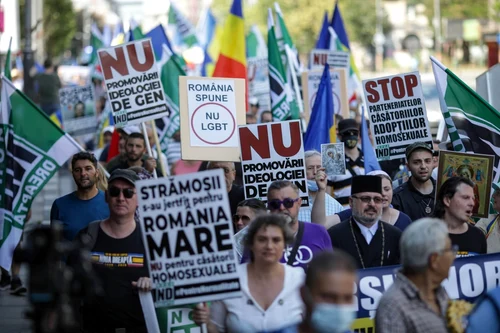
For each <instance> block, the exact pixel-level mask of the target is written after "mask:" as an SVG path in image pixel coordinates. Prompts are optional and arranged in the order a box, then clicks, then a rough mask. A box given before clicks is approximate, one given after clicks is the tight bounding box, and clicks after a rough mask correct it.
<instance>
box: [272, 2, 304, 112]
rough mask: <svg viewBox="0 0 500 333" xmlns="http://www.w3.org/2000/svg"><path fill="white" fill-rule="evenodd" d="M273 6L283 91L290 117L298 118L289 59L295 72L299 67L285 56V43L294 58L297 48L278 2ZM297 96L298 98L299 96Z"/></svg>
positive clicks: (289, 57)
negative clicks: (282, 73)
mask: <svg viewBox="0 0 500 333" xmlns="http://www.w3.org/2000/svg"><path fill="white" fill-rule="evenodd" d="M274 8H275V10H276V17H277V24H276V39H277V43H278V47H279V50H280V53H281V61H282V62H283V68H284V70H285V74H286V85H285V91H286V96H287V101H288V105H289V106H290V116H291V118H292V119H299V118H300V109H299V103H301V101H299V100H297V96H296V94H295V90H294V89H293V81H292V79H293V78H292V71H291V70H290V67H289V66H290V64H289V60H291V61H292V63H291V65H292V66H295V72H297V71H298V69H299V68H298V62H297V61H294V59H291V58H292V57H291V56H292V55H288V56H287V53H286V50H285V45H288V47H289V48H290V50H291V51H292V53H293V57H294V58H295V59H297V48H296V47H295V45H294V44H293V41H292V37H291V36H290V33H289V32H288V28H287V27H286V24H285V19H284V18H283V13H282V12H281V8H280V6H279V4H278V3H276V2H275V3H274ZM298 98H300V96H299V97H298Z"/></svg>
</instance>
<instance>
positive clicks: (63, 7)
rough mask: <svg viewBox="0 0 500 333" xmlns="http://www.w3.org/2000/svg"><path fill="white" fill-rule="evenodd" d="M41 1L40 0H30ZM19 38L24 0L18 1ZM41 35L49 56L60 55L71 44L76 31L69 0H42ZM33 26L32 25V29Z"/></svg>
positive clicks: (73, 14) (22, 22)
mask: <svg viewBox="0 0 500 333" xmlns="http://www.w3.org/2000/svg"><path fill="white" fill-rule="evenodd" d="M32 1H41V0H32ZM19 6H20V15H21V17H20V23H21V38H22V39H23V40H24V38H25V31H24V24H25V13H26V12H25V11H26V3H25V0H20V1H19ZM41 24H43V37H44V42H45V52H46V53H47V56H48V57H50V58H54V57H57V56H59V55H61V54H62V53H63V52H64V51H65V50H67V49H69V47H70V46H71V39H72V38H73V36H74V35H75V33H76V13H75V11H74V10H73V3H72V1H71V0H43V21H42V22H41ZM34 28H35V27H32V29H34Z"/></svg>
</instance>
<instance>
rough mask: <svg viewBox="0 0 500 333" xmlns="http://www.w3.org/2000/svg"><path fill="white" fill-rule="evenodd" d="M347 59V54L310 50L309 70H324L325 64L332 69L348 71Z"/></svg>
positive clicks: (348, 63)
mask: <svg viewBox="0 0 500 333" xmlns="http://www.w3.org/2000/svg"><path fill="white" fill-rule="evenodd" d="M349 57H350V53H349V52H344V51H331V50H319V49H313V50H311V54H310V59H309V64H310V65H311V69H324V68H325V64H326V63H328V65H330V67H332V68H345V69H347V71H349V68H350V58H349Z"/></svg>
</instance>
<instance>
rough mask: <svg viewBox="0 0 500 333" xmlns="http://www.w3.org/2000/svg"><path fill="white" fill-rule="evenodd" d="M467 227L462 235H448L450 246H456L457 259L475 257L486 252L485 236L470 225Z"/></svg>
mask: <svg viewBox="0 0 500 333" xmlns="http://www.w3.org/2000/svg"><path fill="white" fill-rule="evenodd" d="M467 227H468V229H467V231H466V232H464V233H463V234H449V235H450V240H451V244H453V245H458V253H457V257H470V256H477V255H479V254H485V253H486V252H488V251H487V249H488V247H487V245H486V236H485V235H484V233H483V232H482V231H481V229H479V228H476V227H474V226H472V225H470V224H467Z"/></svg>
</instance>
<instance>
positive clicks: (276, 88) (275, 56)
mask: <svg viewBox="0 0 500 333" xmlns="http://www.w3.org/2000/svg"><path fill="white" fill-rule="evenodd" d="M267 28H268V33H267V49H268V52H269V56H268V58H269V59H268V60H269V86H270V88H271V112H272V114H273V119H274V120H275V121H282V120H285V119H287V118H289V117H290V115H291V114H290V106H289V104H288V101H287V94H286V88H285V85H286V76H285V75H286V73H285V70H284V69H283V63H282V62H281V57H280V51H279V48H278V42H277V40H276V35H275V33H274V21H273V12H272V10H271V9H269V10H268V16H267Z"/></svg>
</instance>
